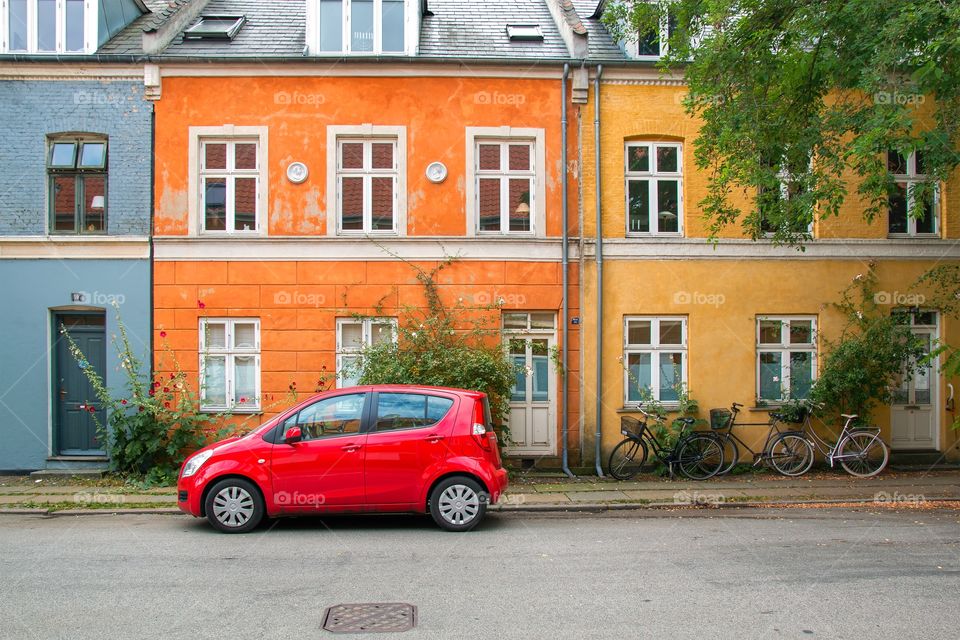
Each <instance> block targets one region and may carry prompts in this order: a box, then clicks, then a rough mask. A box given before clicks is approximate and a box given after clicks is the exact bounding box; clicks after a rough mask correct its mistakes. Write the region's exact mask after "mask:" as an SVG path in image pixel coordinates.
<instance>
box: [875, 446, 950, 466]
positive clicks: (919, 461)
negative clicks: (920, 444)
mask: <svg viewBox="0 0 960 640" xmlns="http://www.w3.org/2000/svg"><path fill="white" fill-rule="evenodd" d="M957 466H958V465H957V464H956V463H955V462H948V461H947V459H946V457H945V456H944V454H943V452H941V451H934V450H921V451H891V452H890V467H891V468H893V469H898V468H899V469H909V468H915V467H923V468H926V469H930V468H935V469H956V468H957Z"/></svg>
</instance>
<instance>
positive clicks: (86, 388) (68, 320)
mask: <svg viewBox="0 0 960 640" xmlns="http://www.w3.org/2000/svg"><path fill="white" fill-rule="evenodd" d="M61 327H63V328H65V329H66V330H67V332H68V333H69V334H70V337H71V338H73V341H74V342H75V343H76V344H77V346H78V347H80V351H82V352H83V354H84V356H85V357H86V362H84V363H78V362H77V360H76V359H75V358H74V357H73V356H72V355H71V354H70V348H69V343H68V342H67V340H66V338H64V336H63V335H62V334H61V332H60V329H61ZM53 328H54V336H55V338H54V354H55V357H56V363H55V366H54V380H53V382H54V385H53V396H54V398H53V401H54V409H55V410H54V414H53V415H54V420H55V424H54V435H55V437H56V441H55V447H54V449H55V451H56V452H57V453H58V454H59V455H61V456H84V455H87V456H89V455H103V447H101V446H100V442H99V440H98V438H97V422H96V420H94V416H96V419H97V420H99V421H100V424H104V421H105V420H106V411H104V410H103V407H102V406H101V404H100V402H99V401H98V400H97V397H96V394H95V393H94V391H93V386H92V385H91V384H90V381H89V380H88V379H87V376H86V374H84V372H83V366H89V367H91V368H92V369H93V370H94V371H96V372H97V373H98V374H99V375H100V378H101V379H104V377H105V372H106V367H105V364H106V359H107V349H106V327H105V317H104V314H103V313H58V314H55V315H54V327H53ZM82 365H83V366H82Z"/></svg>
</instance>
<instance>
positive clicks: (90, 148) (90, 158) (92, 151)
mask: <svg viewBox="0 0 960 640" xmlns="http://www.w3.org/2000/svg"><path fill="white" fill-rule="evenodd" d="M80 149H81V150H80V162H79V166H80V168H82V169H101V168H103V166H104V165H105V164H106V160H107V145H106V144H104V143H103V142H84V143H83V144H82V145H81V147H80Z"/></svg>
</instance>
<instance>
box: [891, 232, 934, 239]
mask: <svg viewBox="0 0 960 640" xmlns="http://www.w3.org/2000/svg"><path fill="white" fill-rule="evenodd" d="M887 239H888V240H914V239H916V240H939V239H940V234H939V233H888V234H887Z"/></svg>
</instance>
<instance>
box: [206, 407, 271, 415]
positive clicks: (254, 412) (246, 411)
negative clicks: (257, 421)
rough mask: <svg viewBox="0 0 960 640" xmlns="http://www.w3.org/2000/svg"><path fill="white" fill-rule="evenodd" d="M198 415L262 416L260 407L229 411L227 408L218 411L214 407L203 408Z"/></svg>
mask: <svg viewBox="0 0 960 640" xmlns="http://www.w3.org/2000/svg"><path fill="white" fill-rule="evenodd" d="M200 413H204V414H208V415H215V414H218V413H229V414H231V415H238V414H243V415H249V416H254V415H263V409H261V408H260V407H256V408H248V409H229V408H227V407H222V408H219V409H218V408H215V407H203V408H201V409H200Z"/></svg>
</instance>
